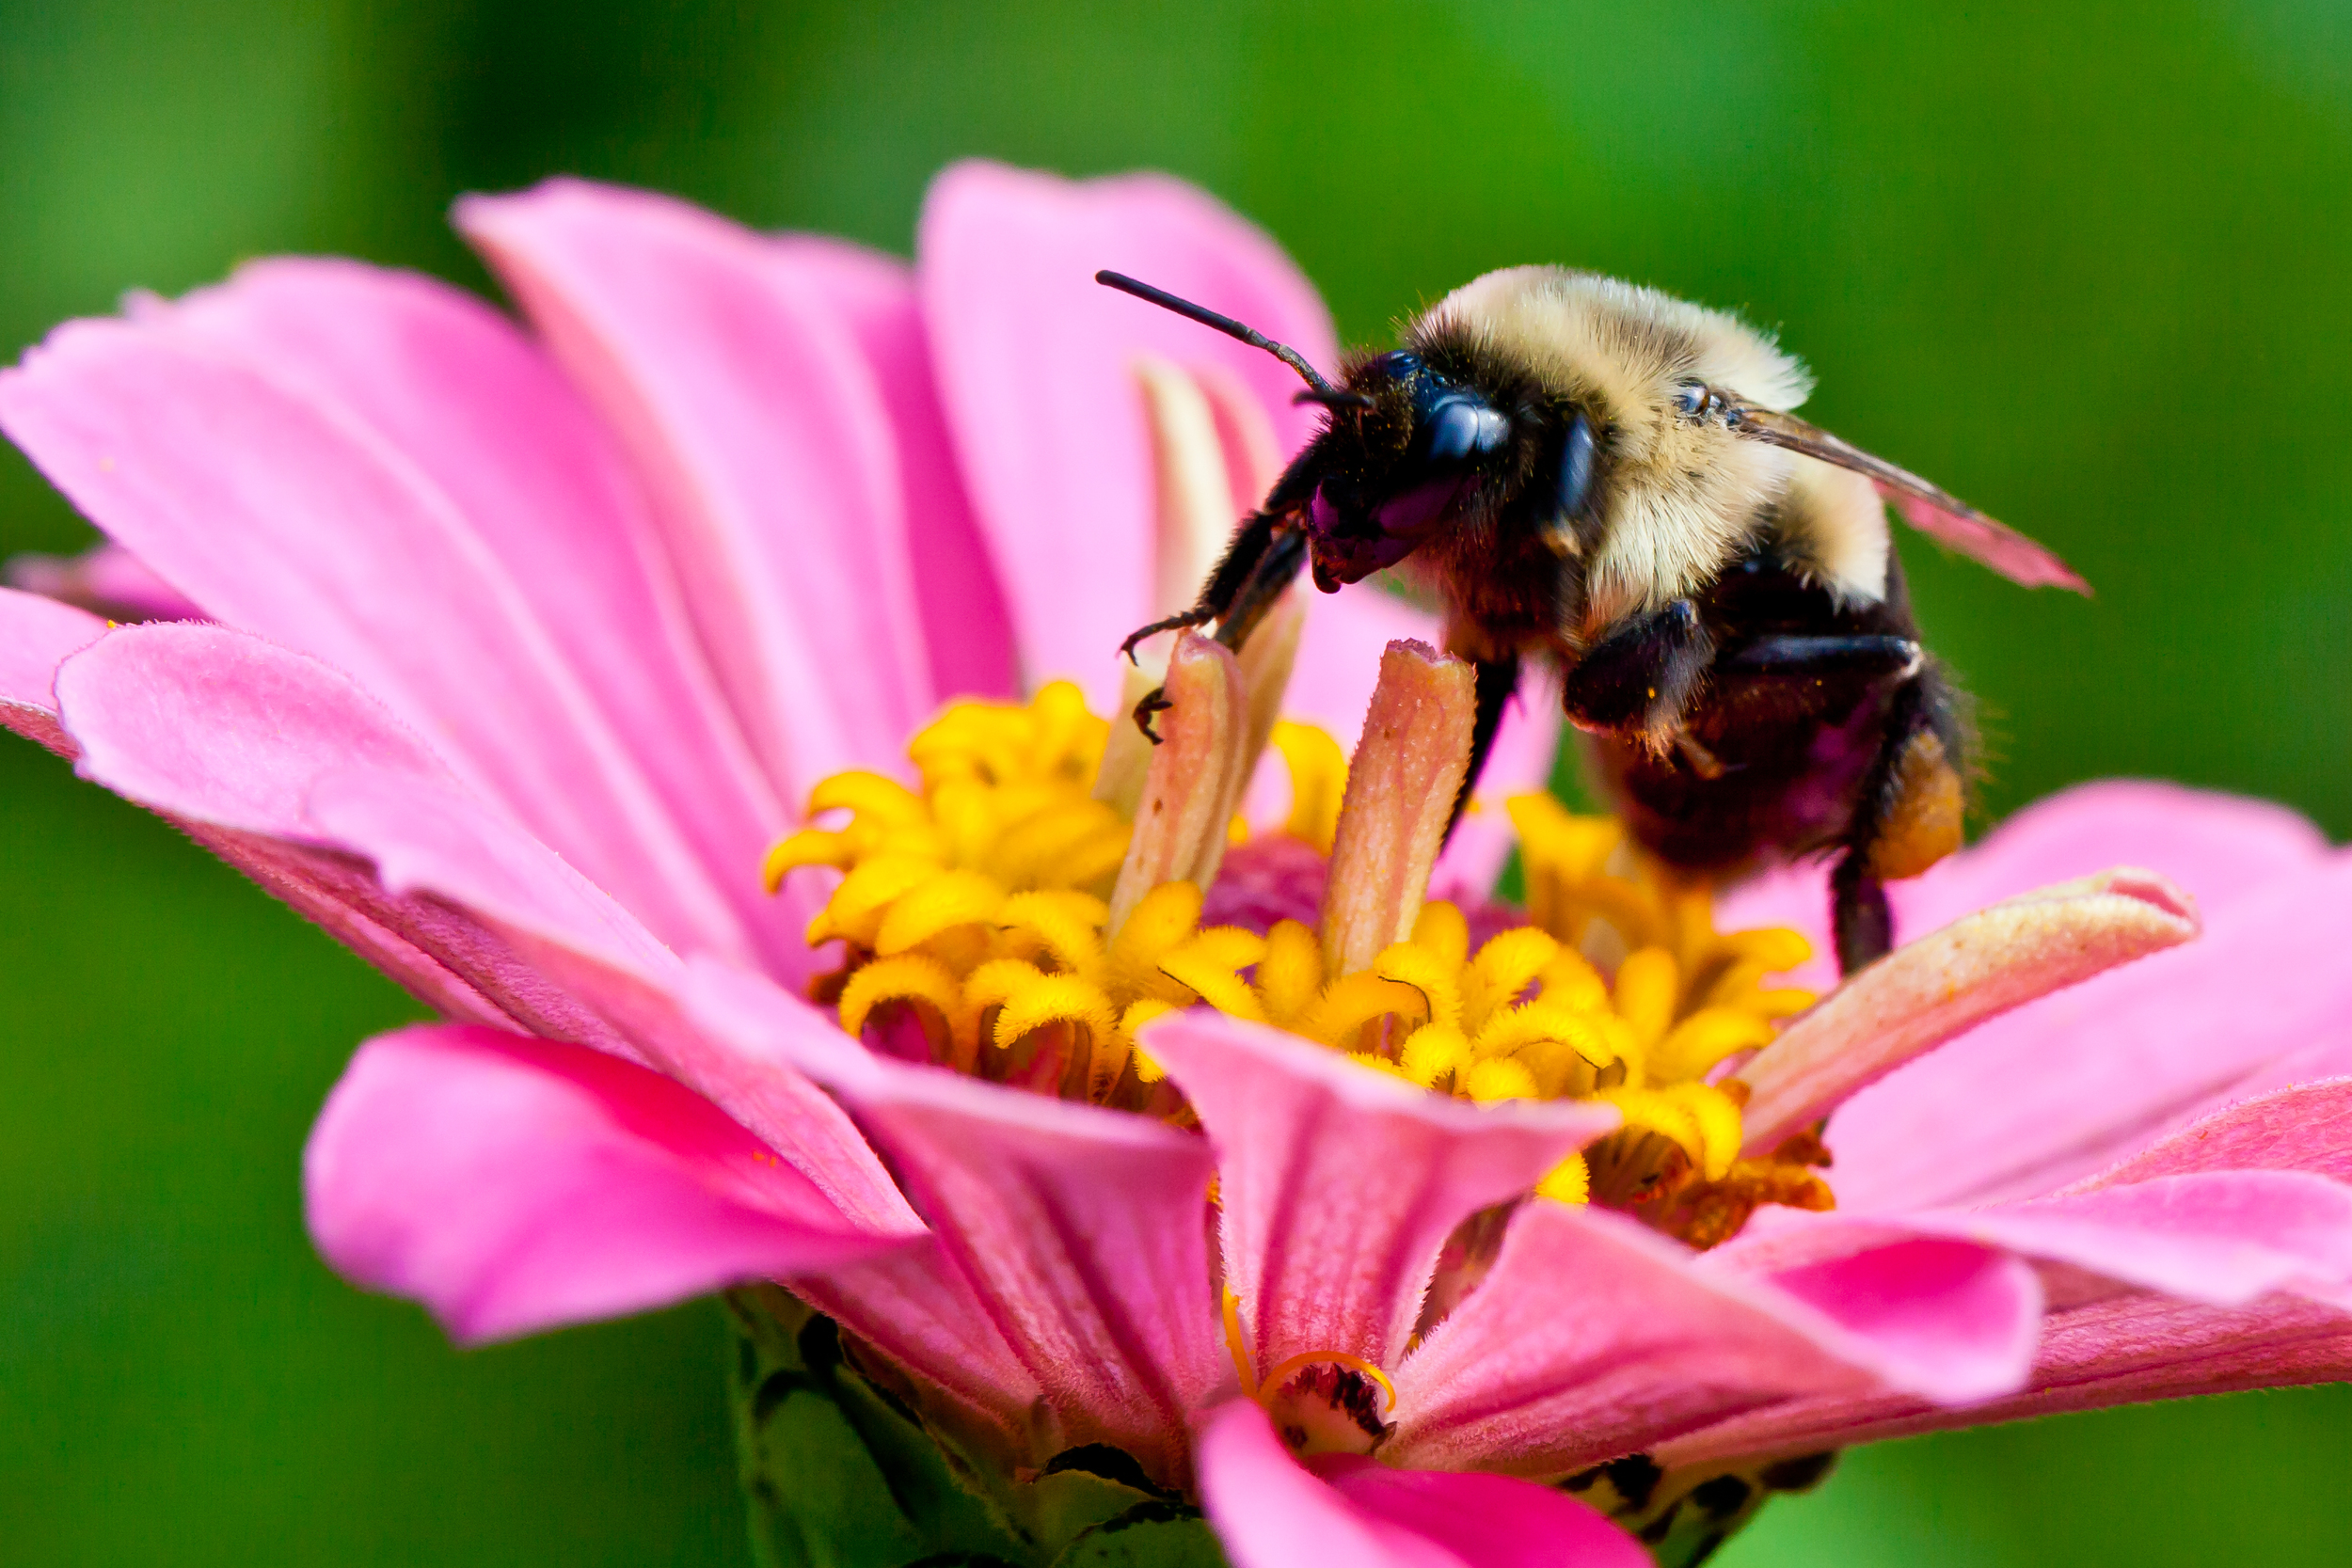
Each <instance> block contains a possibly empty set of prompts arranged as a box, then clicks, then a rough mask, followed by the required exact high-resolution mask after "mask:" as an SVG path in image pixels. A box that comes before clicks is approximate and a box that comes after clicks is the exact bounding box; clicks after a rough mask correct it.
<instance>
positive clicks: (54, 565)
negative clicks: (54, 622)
mask: <svg viewBox="0 0 2352 1568" xmlns="http://www.w3.org/2000/svg"><path fill="white" fill-rule="evenodd" d="M8 581H9V582H11V583H13V584H14V585H15V586H17V587H19V588H22V589H24V591H25V592H26V593H28V594H42V595H44V596H46V597H48V598H52V599H63V600H64V601H65V602H66V603H68V604H76V605H80V606H81V607H82V608H83V609H85V610H91V611H94V612H95V613H98V614H101V615H104V616H107V617H109V618H111V619H113V620H118V621H193V620H195V619H196V618H197V617H198V616H199V615H201V614H202V613H203V611H202V610H199V609H197V608H196V606H194V605H192V604H190V603H189V602H188V601H187V599H186V597H185V596H184V595H183V594H181V592H180V591H179V590H178V589H176V588H174V587H172V586H171V584H169V583H167V582H166V581H165V580H164V579H163V578H159V577H157V576H156V575H155V572H154V569H153V568H152V567H151V566H149V565H148V564H147V562H144V561H141V560H140V559H139V558H138V557H137V556H135V555H133V554H132V553H131V552H130V551H129V550H126V549H124V548H123V547H122V546H120V545H118V544H115V543H113V542H112V541H108V540H102V541H101V542H99V543H98V544H95V545H92V546H90V547H89V548H88V549H87V550H84V551H83V552H82V553H81V554H80V555H72V556H55V555H20V556H18V557H17V558H16V559H15V560H13V561H11V562H8Z"/></svg>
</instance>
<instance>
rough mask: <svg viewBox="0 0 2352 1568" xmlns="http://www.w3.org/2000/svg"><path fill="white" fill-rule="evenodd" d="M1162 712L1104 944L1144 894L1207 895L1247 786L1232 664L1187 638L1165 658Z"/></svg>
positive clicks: (1241, 711) (1245, 704) (1237, 671)
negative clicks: (1196, 891)
mask: <svg viewBox="0 0 2352 1568" xmlns="http://www.w3.org/2000/svg"><path fill="white" fill-rule="evenodd" d="M1166 696H1167V701H1168V708H1167V709H1166V710H1165V711H1163V712H1162V713H1161V714H1160V715H1159V716H1158V721H1159V727H1160V735H1161V744H1160V745H1158V746H1157V747H1155V748H1153V750H1152V760H1151V766H1150V768H1148V769H1147V771H1146V774H1145V779H1144V786H1143V795H1142V799H1141V800H1139V801H1138V802H1137V804H1136V818H1135V832H1134V834H1133V835H1132V836H1131V837H1130V838H1129V839H1128V840H1127V859H1126V862H1125V863H1124V864H1122V865H1121V866H1120V871H1119V881H1118V884H1117V885H1116V886H1115V887H1114V888H1113V889H1112V892H1111V913H1110V931H1111V934H1112V936H1113V937H1114V938H1116V937H1117V935H1118V933H1119V928H1120V927H1121V926H1124V925H1125V924H1126V923H1127V916H1128V915H1129V914H1131V913H1133V912H1134V911H1135V909H1136V905H1138V904H1140V903H1141V902H1142V901H1143V898H1144V895H1146V894H1149V893H1150V892H1151V891H1152V889H1153V888H1155V887H1158V886H1160V885H1161V884H1162V883H1164V882H1190V883H1191V884H1192V885H1193V886H1195V887H1202V888H1205V887H1207V886H1208V885H1209V884H1210V883H1212V882H1214V881H1215V880H1216V868H1217V866H1218V864H1219V863H1222V862H1223V860H1224V858H1225V845H1226V837H1227V832H1228V825H1229V824H1230V823H1231V822H1232V817H1233V808H1234V806H1235V805H1236V804H1237V803H1238V802H1239V801H1240V799H1241V788H1242V784H1243V783H1244V782H1245V781H1246V780H1247V778H1248V771H1247V769H1248V761H1247V760H1246V759H1245V758H1244V757H1243V755H1242V747H1243V745H1244V744H1245V743H1246V742H1247V740H1248V712H1249V700H1248V693H1247V692H1246V691H1245V690H1244V689H1243V687H1242V678H1241V663H1240V661H1239V660H1238V659H1236V658H1234V657H1233V656H1232V653H1231V652H1230V651H1228V650H1227V649H1226V648H1224V647H1223V646H1221V645H1220V644H1218V643H1216V642H1215V641H1211V640H1210V639H1208V638H1205V637H1201V636H1199V635H1198V634H1196V633H1193V632H1185V633H1184V635H1183V636H1182V637H1180V638H1178V639H1177V642H1176V650H1175V652H1174V653H1173V654H1171V655H1170V656H1169V657H1168V684H1167V689H1166Z"/></svg>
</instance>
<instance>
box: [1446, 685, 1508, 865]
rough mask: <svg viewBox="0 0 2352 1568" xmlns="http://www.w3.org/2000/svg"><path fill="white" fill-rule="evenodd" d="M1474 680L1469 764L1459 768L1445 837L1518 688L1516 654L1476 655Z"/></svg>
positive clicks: (1491, 748)
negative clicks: (1475, 708)
mask: <svg viewBox="0 0 2352 1568" xmlns="http://www.w3.org/2000/svg"><path fill="white" fill-rule="evenodd" d="M1477 682H1478V686H1477V690H1478V714H1477V717H1476V718H1474V719H1473V720H1472V721H1470V766H1469V767H1468V768H1464V769H1463V770H1462V787H1461V788H1460V789H1458V790H1456V791H1455V792H1454V815H1453V816H1449V817H1447V818H1446V819H1445V832H1446V837H1448V838H1452V837H1453V836H1454V824H1455V823H1457V822H1459V821H1461V820H1462V813H1464V812H1465V811H1467V810H1469V809H1470V791H1472V790H1474V789H1476V788H1477V787H1478V775H1479V774H1481V773H1483V772H1485V771H1486V758H1487V756H1488V755H1489V754H1490V753H1492V752H1493V751H1494V749H1495V735H1496V733H1497V732H1498V731H1500V730H1501V729H1502V710H1503V709H1504V708H1505V707H1506V706H1508V705H1509V704H1510V701H1511V698H1512V696H1513V695H1514V694H1515V693H1516V692H1517V691H1518V689H1519V658H1518V655H1517V654H1509V655H1506V656H1504V657H1502V658H1499V659H1480V660H1479V661H1478V664H1477Z"/></svg>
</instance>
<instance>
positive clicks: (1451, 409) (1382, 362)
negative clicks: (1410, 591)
mask: <svg viewBox="0 0 2352 1568" xmlns="http://www.w3.org/2000/svg"><path fill="white" fill-rule="evenodd" d="M1347 388H1348V390H1349V391H1351V392H1354V393H1357V394H1358V395H1359V397H1360V398H1361V399H1362V400H1364V401H1363V402H1361V403H1360V404H1356V405H1353V406H1334V407H1333V409H1332V416H1331V427H1330V429H1329V430H1328V431H1327V433H1326V434H1325V436H1324V437H1323V442H1324V444H1325V447H1326V462H1325V463H1324V464H1323V465H1321V467H1323V473H1322V477H1321V480H1320V482H1319V483H1317V484H1316V486H1315V489H1314V493H1313V495H1312V496H1311V497H1310V498H1308V499H1307V503H1306V515H1307V535H1308V541H1309V545H1310V548H1311V551H1312V554H1313V560H1314V577H1315V586H1316V587H1318V588H1320V589H1322V590H1323V591H1324V592H1325V593H1331V592H1333V591H1335V590H1336V589H1338V588H1339V587H1340V586H1341V585H1343V584H1344V583H1350V582H1355V581H1357V580H1359V578H1365V577H1368V576H1370V575H1371V574H1372V573H1374V572H1377V571H1380V570H1382V569H1383V568H1385V567H1389V566H1393V565H1395V564H1396V563H1397V562H1400V561H1403V560H1404V559H1405V558H1406V556H1408V555H1411V554H1412V553H1413V552H1414V551H1415V550H1416V549H1418V548H1420V547H1421V546H1422V545H1423V544H1424V543H1426V542H1427V541H1428V540H1429V539H1430V538H1431V537H1433V536H1434V535H1435V534H1436V532H1437V531H1438V529H1439V528H1440V527H1441V526H1442V525H1443V524H1444V522H1445V521H1446V519H1447V518H1448V517H1449V516H1450V515H1452V514H1453V513H1454V511H1455V510H1456V508H1457V507H1458V506H1459V505H1460V504H1461V503H1462V501H1463V500H1464V499H1467V497H1468V496H1469V495H1470V493H1471V492H1472V491H1473V490H1474V489H1475V487H1476V486H1477V485H1478V483H1480V481H1481V479H1482V478H1483V477H1485V476H1486V474H1487V473H1488V472H1489V471H1490V470H1492V469H1493V468H1494V467H1496V465H1497V463H1498V461H1499V460H1500V459H1502V457H1503V456H1504V454H1506V453H1507V452H1508V451H1509V449H1510V446H1511V441H1512V436H1513V434H1514V432H1513V428H1512V419H1511V416H1510V415H1509V414H1508V413H1506V412H1504V411H1503V410H1502V409H1501V408H1498V407H1496V406H1495V405H1494V404H1492V403H1491V402H1489V401H1488V400H1487V399H1486V396H1485V395H1483V394H1482V393H1481V392H1479V391H1478V390H1477V388H1473V387H1470V386H1466V385H1463V384H1461V383H1458V382H1455V381H1452V380H1449V379H1447V378H1446V377H1445V376H1443V375H1441V374H1439V373H1438V372H1437V371H1435V370H1433V369H1432V368H1431V367H1430V366H1429V365H1428V364H1427V363H1425V362H1424V361H1423V360H1422V357H1421V356H1418V355H1415V354H1411V353H1406V352H1398V353H1393V354H1383V355H1379V356H1375V357H1374V358H1371V359H1368V360H1366V361H1364V362H1363V363H1362V364H1360V365H1359V366H1357V367H1355V368H1354V369H1353V370H1352V371H1351V372H1350V373H1349V374H1348V377H1347Z"/></svg>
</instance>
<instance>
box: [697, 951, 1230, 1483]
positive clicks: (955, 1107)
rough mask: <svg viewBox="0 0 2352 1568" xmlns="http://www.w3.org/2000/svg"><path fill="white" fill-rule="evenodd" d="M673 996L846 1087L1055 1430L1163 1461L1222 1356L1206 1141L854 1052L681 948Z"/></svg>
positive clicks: (809, 1014)
mask: <svg viewBox="0 0 2352 1568" xmlns="http://www.w3.org/2000/svg"><path fill="white" fill-rule="evenodd" d="M687 996H688V1005H689V1006H690V1008H691V1011H692V1012H693V1014H694V1016H695V1017H696V1018H697V1019H699V1020H701V1021H702V1022H704V1024H705V1025H706V1026H707V1027H708V1028H709V1029H710V1030H711V1031H712V1032H714V1033H716V1034H718V1035H720V1036H722V1037H726V1038H729V1039H733V1040H736V1041H738V1042H740V1044H741V1045H742V1046H743V1047H744V1048H746V1049H750V1048H754V1047H758V1048H765V1049H772V1050H774V1051H776V1052H777V1053H780V1054H782V1055H784V1056H786V1057H787V1058H788V1059H790V1060H791V1061H792V1062H793V1064H794V1065H795V1066H797V1067H798V1068H799V1069H801V1070H802V1071H803V1072H805V1073H806V1074H808V1076H810V1077H811V1078H814V1079H816V1080H817V1081H818V1083H821V1084H823V1085H826V1086H827V1087H829V1088H831V1089H832V1090H833V1091H834V1093H835V1094H837V1095H839V1096H840V1097H841V1099H842V1100H843V1101H846V1102H847V1103H848V1104H849V1105H850V1108H851V1110H852V1111H853V1113H854V1114H855V1115H856V1117H857V1118H858V1121H859V1123H860V1125H862V1126H863V1127H865V1128H866V1131H867V1132H868V1133H869V1134H870V1135H871V1136H872V1137H873V1139H874V1141H875V1142H876V1143H877V1144H878V1145H880V1146H881V1148H882V1150H883V1151H884V1152H885V1153H886V1154H888V1155H889V1156H890V1158H891V1160H892V1162H893V1163H894V1164H895V1165H896V1167H897V1169H898V1173H899V1175H900V1177H901V1179H902V1180H904V1181H905V1182H906V1184H907V1187H908V1190H909V1191H910V1192H911V1193H912V1194H913V1195H914V1199H915V1202H916V1205H917V1207H919V1208H920V1209H921V1210H922V1211H923V1212H924V1214H925V1215H926V1216H927V1217H928V1218H930V1220H931V1222H932V1225H933V1227H934V1229H935V1231H936V1232H937V1234H938V1236H939V1238H940V1242H941V1243H942V1245H943V1247H944V1248H945V1249H946V1252H947V1253H948V1254H949V1255H950V1256H951V1257H952V1258H953V1259H955V1261H956V1262H957V1263H958V1264H959V1265H961V1268H962V1270H963V1272H964V1274H965V1275H968V1276H969V1277H970V1279H971V1280H972V1282H973V1284H974V1286H975V1288H976V1289H977V1293H978V1296H979V1298H980V1299H981V1300H982V1301H983V1302H985V1303H986V1305H987V1308H988V1311H989V1313H990V1314H991V1316H992V1317H993V1320H994V1322H995V1324H996V1327H997V1329H998V1330H999V1332H1001V1333H1002V1334H1003V1336H1004V1338H1005V1340H1006V1341H1007V1343H1009V1345H1010V1346H1011V1348H1012V1351H1013V1353H1014V1354H1016V1355H1018V1356H1019V1357H1020V1359H1021V1361H1022V1363H1023V1365H1024V1366H1025V1368H1026V1369H1027V1370H1028V1372H1029V1374H1030V1376H1032V1377H1033V1378H1034V1379H1035V1380H1036V1382H1037V1384H1038V1385H1039V1386H1041V1388H1043V1390H1044V1391H1045V1392H1044V1398H1045V1401H1046V1403H1047V1405H1048V1406H1049V1407H1050V1409H1051V1410H1052V1412H1053V1414H1054V1415H1055V1416H1056V1417H1057V1418H1058V1420H1059V1423H1060V1426H1059V1431H1058V1441H1059V1442H1061V1443H1062V1444H1064V1445H1075V1444H1083V1443H1089V1442H1107V1443H1112V1444H1115V1445H1117V1446H1119V1447H1120V1448H1123V1449H1127V1450H1128V1451H1129V1452H1131V1453H1134V1454H1136V1456H1137V1457H1138V1458H1140V1459H1142V1460H1143V1462H1144V1464H1145V1465H1146V1467H1147V1468H1149V1469H1152V1470H1154V1471H1155V1472H1156V1473H1158V1474H1161V1475H1163V1476H1173V1475H1175V1474H1177V1473H1178V1472H1179V1470H1180V1467H1181V1465H1182V1460H1183V1452H1182V1450H1183V1443H1184V1426H1185V1422H1186V1421H1187V1419H1188V1418H1189V1416H1190V1413H1191V1412H1192V1411H1194V1410H1195V1409H1197V1408H1199V1407H1200V1404H1201V1403H1203V1402H1205V1400H1206V1398H1207V1397H1208V1395H1210V1394H1211V1393H1212V1392H1214V1391H1215V1390H1216V1388H1218V1387H1219V1386H1231V1384H1232V1367H1231V1365H1230V1363H1229V1362H1228V1359H1227V1356H1226V1354H1225V1351H1224V1348H1223V1346H1222V1345H1221V1344H1220V1343H1219V1342H1218V1337H1217V1330H1216V1323H1217V1304H1216V1301H1215V1300H1214V1299H1213V1298H1212V1296H1211V1293H1210V1285H1209V1263H1208V1249H1207V1244H1206V1243H1207V1236H1206V1232H1207V1218H1208V1216H1207V1212H1206V1210H1207V1204H1208V1182H1209V1174H1210V1168H1211V1162H1210V1157H1209V1150H1208V1147H1207V1144H1206V1142H1205V1140H1203V1139H1200V1138H1199V1137H1195V1136H1191V1135H1188V1134H1185V1133H1183V1132H1176V1131H1174V1130H1173V1129H1171V1128H1168V1127H1166V1126H1163V1125H1162V1124H1160V1123H1158V1122H1154V1121H1151V1120H1148V1119H1146V1118H1144V1117H1136V1116H1131V1115H1126V1114H1123V1113H1120V1112H1115V1111H1106V1110H1101V1109H1098V1108H1096V1107H1094V1106H1090V1105H1081V1104H1072V1103H1068V1102H1065V1101H1057V1100H1048V1099H1045V1098H1042V1097H1041V1096H1037V1095H1031V1094H1025V1093H1023V1092H1021V1091H1019V1090H1015V1089H1009V1088H1006V1087H1003V1086H1002V1085H994V1084H989V1083H984V1082H981V1081H979V1080H977V1079H970V1078H962V1077H959V1076H957V1075H955V1074H953V1073H949V1072H946V1071H944V1070H941V1069H936V1068H930V1067H916V1066H912V1065H909V1064H905V1063H901V1062H897V1061H892V1060H889V1059H886V1058H883V1057H880V1056H874V1055H869V1054H867V1053H866V1052H865V1051H863V1050H862V1049H860V1048H858V1047H857V1046H856V1045H855V1044H854V1043H853V1042H852V1041H850V1039H849V1037H847V1036H845V1035H843V1034H842V1033H841V1032H840V1031H839V1030H838V1029H837V1028H834V1027H833V1026H831V1025H830V1024H829V1023H828V1022H826V1021H825V1020H823V1019H822V1018H821V1017H819V1016H818V1014H817V1012H816V1011H815V1010H814V1009H812V1008H810V1007H809V1006H807V1005H806V1004H804V1003H802V1002H799V1001H797V1000H795V999H794V998H792V997H789V996H787V995H786V994H785V993H784V992H783V991H781V990H777V989H776V988H775V987H773V986H772V985H770V984H768V983H767V982H766V981H764V980H761V979H759V978H757V977H756V976H753V975H750V974H742V973H740V972H738V971H731V970H728V969H725V968H723V966H720V965H717V964H713V963H696V964H695V965H693V966H692V971H691V975H690V978H689V981H688V990H687Z"/></svg>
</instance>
